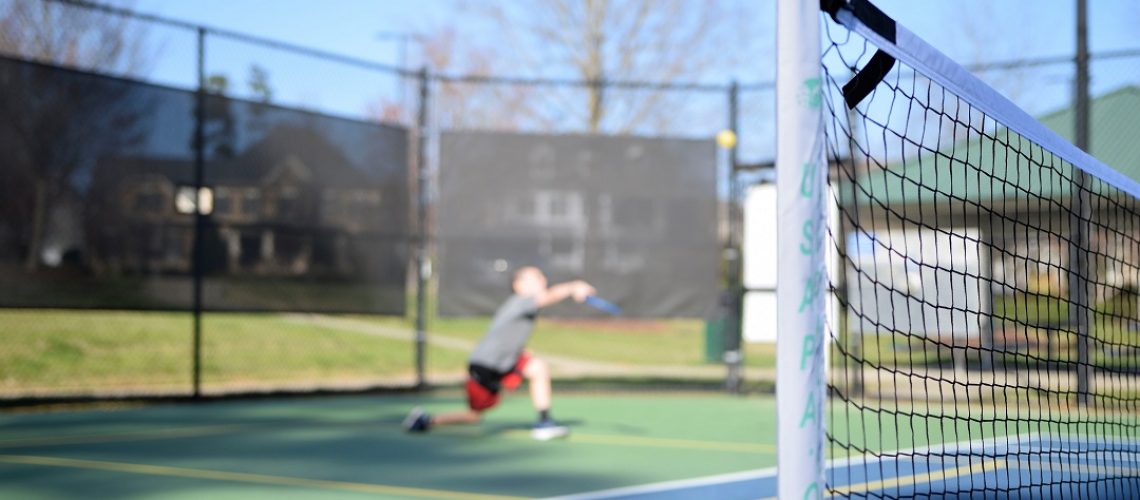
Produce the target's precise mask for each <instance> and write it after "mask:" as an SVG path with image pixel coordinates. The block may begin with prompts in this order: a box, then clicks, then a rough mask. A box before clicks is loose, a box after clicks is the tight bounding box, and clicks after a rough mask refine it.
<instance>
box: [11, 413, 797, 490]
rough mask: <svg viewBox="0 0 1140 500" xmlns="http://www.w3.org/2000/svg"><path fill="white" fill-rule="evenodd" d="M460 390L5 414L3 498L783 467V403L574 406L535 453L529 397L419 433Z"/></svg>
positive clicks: (550, 481)
mask: <svg viewBox="0 0 1140 500" xmlns="http://www.w3.org/2000/svg"><path fill="white" fill-rule="evenodd" d="M416 404H422V405H424V406H425V407H426V408H427V409H428V410H429V411H441V410H447V409H458V408H461V407H462V404H463V399H462V398H461V395H460V394H458V393H444V394H442V395H432V396H411V395H409V396H389V395H385V396H351V397H347V396H342V397H323V398H296V399H274V400H269V399H266V400H246V401H226V402H209V403H202V404H169V405H158V406H150V407H139V408H129V409H118V410H91V409H83V410H68V411H59V412H51V413H8V414H0V498H23V499H39V498H75V497H77V496H78V497H83V498H258V497H261V498H269V497H272V498H314V497H316V498H357V497H360V498H377V497H381V498H502V497H547V496H557V495H568V494H575V493H583V492H590V491H596V490H603V489H610V488H619V487H627V486H636V485H643V484H648V483H655V482H661V481H672V480H680V479H690V478H698V477H704V476H709V475H715V474H725V473H735V472H741V471H749V470H755V469H760V468H766V467H771V466H773V465H774V464H775V442H774V439H775V401H774V399H772V398H771V397H730V396H722V395H711V394H708V395H705V394H604V395H599V394H568V395H567V394H564V395H559V397H558V398H557V400H556V403H555V407H554V413H555V417H556V418H557V419H559V420H561V421H563V422H566V423H569V424H570V425H571V426H572V429H573V432H572V434H571V436H570V437H569V438H568V439H565V440H561V441H553V442H536V441H533V440H531V439H530V437H529V433H528V427H529V424H530V423H531V421H532V419H533V418H534V415H533V411H532V410H531V408H530V405H529V401H528V398H526V397H525V395H522V394H519V395H515V396H513V397H509V398H507V399H506V400H505V401H504V403H503V404H502V406H501V407H500V408H497V409H496V410H495V411H492V412H490V413H489V414H488V415H487V419H486V420H485V421H484V423H483V424H481V425H478V426H473V427H454V428H439V429H435V430H433V432H432V433H430V434H427V435H409V434H406V433H404V432H403V431H402V429H401V428H400V422H401V420H402V418H403V416H404V415H405V414H406V412H407V411H408V410H409V409H410V408H411V407H412V406H414V405H416Z"/></svg>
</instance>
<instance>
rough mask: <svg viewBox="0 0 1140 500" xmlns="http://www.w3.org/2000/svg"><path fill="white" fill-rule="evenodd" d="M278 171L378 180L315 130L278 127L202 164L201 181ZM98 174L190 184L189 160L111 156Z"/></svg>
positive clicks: (241, 180) (261, 178) (320, 180)
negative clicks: (232, 152)
mask: <svg viewBox="0 0 1140 500" xmlns="http://www.w3.org/2000/svg"><path fill="white" fill-rule="evenodd" d="M283 169H294V170H298V171H304V170H307V172H305V173H306V174H308V175H311V176H313V177H312V179H313V182H316V183H317V184H319V185H321V186H326V187H355V186H360V187H369V186H374V185H375V184H377V182H379V181H378V180H377V179H374V178H371V177H370V176H369V175H368V174H366V173H364V172H362V171H360V170H359V168H358V167H356V166H355V165H353V164H352V163H351V161H350V160H349V159H348V158H347V157H346V156H345V155H344V154H343V153H342V152H341V151H340V150H339V149H337V148H336V147H335V146H333V145H332V144H330V143H329V141H328V140H327V139H325V138H324V137H323V136H322V135H321V134H320V132H318V131H315V130H312V129H308V128H304V127H298V126H293V125H284V124H283V125H278V126H276V127H274V128H273V129H272V130H270V131H269V133H267V134H266V135H265V137H263V138H262V139H261V140H259V141H258V142H257V143H255V144H253V145H252V146H250V147H249V148H247V149H245V150H244V151H242V152H241V153H240V154H238V155H237V156H235V157H233V158H222V159H213V160H209V161H207V162H206V172H205V177H206V179H205V180H206V183H207V184H210V185H227V186H258V185H260V184H262V183H263V182H265V181H266V180H270V179H269V178H270V177H271V176H273V175H275V174H279V173H280V172H281V171H282V170H283ZM98 170H99V172H98V173H97V174H96V176H97V177H103V176H106V179H105V180H104V182H106V181H108V180H111V179H121V178H124V177H127V176H137V175H161V176H163V177H165V178H167V179H169V180H170V181H171V182H172V183H174V184H182V185H186V184H193V182H194V162H193V161H188V160H183V159H164V158H154V157H146V156H133V157H113V158H108V159H106V160H103V161H100V162H99V167H98Z"/></svg>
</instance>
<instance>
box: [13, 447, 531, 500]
mask: <svg viewBox="0 0 1140 500" xmlns="http://www.w3.org/2000/svg"><path fill="white" fill-rule="evenodd" d="M0 462H7V463H12V464H24V465H47V466H52V467H70V468H75V469H93V470H104V471H112V472H127V473H132V474H146V475H151V476H165V477H183V478H190V479H210V480H215V481H233V482H239V483H254V484H267V485H272V486H299V487H307V488H322V489H332V490H346V491H358V492H364V493H375V494H381V495H404V496H416V497H423V498H444V499H455V500H515V499H519V498H522V497H510V496H502V495H484V494H479V493H465V492H461V491H447V490H432V489H427V488H410V487H404V486H389V485H384V484H372V483H351V482H347V481H329V480H323V479H305V478H300V477H287V476H270V475H265V474H250V473H245V472H226V471H214V470H203V469H189V468H184V467H168V466H164V465H146V464H133V463H125V462H106V461H102V460H79V459H73V458H59V457H40V456H29V455H0Z"/></svg>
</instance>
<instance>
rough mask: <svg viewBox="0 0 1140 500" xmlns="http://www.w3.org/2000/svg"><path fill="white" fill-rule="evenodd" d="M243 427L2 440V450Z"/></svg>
mask: <svg viewBox="0 0 1140 500" xmlns="http://www.w3.org/2000/svg"><path fill="white" fill-rule="evenodd" d="M244 427H246V426H243V425H209V426H199V427H178V428H173V429H155V430H149V431H132V432H112V433H103V434H78V435H73V436H52V437H34V438H20V439H4V440H0V449H3V448H21V447H28V446H59V445H70V444H90V443H111V442H120V441H142V440H148V439H175V438H184V437H198V436H208V435H211V434H223V433H226V432H232V431H237V430H240V429H242V428H244Z"/></svg>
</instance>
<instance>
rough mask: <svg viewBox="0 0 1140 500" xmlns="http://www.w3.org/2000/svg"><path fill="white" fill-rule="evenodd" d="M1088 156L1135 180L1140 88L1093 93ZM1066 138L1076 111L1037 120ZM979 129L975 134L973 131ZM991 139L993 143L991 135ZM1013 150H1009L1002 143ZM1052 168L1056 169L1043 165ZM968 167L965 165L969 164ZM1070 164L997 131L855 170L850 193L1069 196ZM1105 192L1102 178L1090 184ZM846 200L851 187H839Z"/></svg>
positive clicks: (898, 198)
mask: <svg viewBox="0 0 1140 500" xmlns="http://www.w3.org/2000/svg"><path fill="white" fill-rule="evenodd" d="M1089 115H1090V116H1089V120H1090V123H1089V126H1090V128H1089V142H1090V146H1091V148H1090V149H1091V153H1092V155H1093V156H1094V157H1096V158H1097V159H1099V160H1100V161H1101V162H1103V163H1104V164H1106V165H1108V166H1110V167H1113V168H1115V169H1117V170H1118V171H1120V172H1121V173H1123V174H1124V175H1126V176H1128V177H1131V178H1133V179H1136V180H1137V181H1140V87H1137V86H1127V87H1123V88H1120V89H1117V90H1115V91H1112V92H1109V93H1107V94H1104V95H1101V96H1098V97H1096V98H1094V99H1093V100H1092V102H1091V103H1090V113H1089ZM1038 119H1039V120H1040V121H1041V123H1043V124H1044V125H1045V126H1046V127H1048V128H1049V129H1051V130H1053V131H1054V132H1056V133H1057V134H1058V135H1060V136H1061V137H1063V138H1065V139H1066V140H1070V141H1071V140H1072V137H1073V127H1074V126H1073V121H1074V111H1073V109H1071V108H1066V109H1062V110H1059V111H1055V112H1052V113H1049V114H1046V115H1044V116H1041V117H1039V118H1038ZM972 133H973V134H976V131H974V132H972ZM995 139H996V140H995ZM1007 142H1008V144H1010V145H1011V146H1012V147H1007V145H1006V143H1007ZM1042 164H1044V165H1052V166H1055V167H1056V168H1055V169H1048V168H1041V166H1040V165H1042ZM966 165H970V166H966ZM1069 179H1071V173H1070V167H1069V165H1068V164H1067V163H1066V162H1064V161H1062V160H1061V159H1060V158H1058V157H1056V156H1053V155H1049V154H1048V153H1047V152H1044V151H1042V150H1041V148H1039V147H1035V146H1032V147H1031V145H1030V143H1029V141H1028V140H1026V139H1022V138H1021V137H1020V136H1018V135H1017V134H1015V133H1012V132H1008V131H1006V130H1005V129H1000V130H998V131H997V132H996V133H992V137H991V136H989V135H987V136H985V137H978V138H975V139H971V140H970V141H968V142H966V143H964V144H963V143H959V144H958V145H956V146H955V147H953V148H950V150H943V151H940V152H939V153H938V154H933V153H927V154H923V155H917V156H912V157H909V158H907V159H905V160H901V161H898V162H895V163H892V164H890V165H888V166H887V167H886V168H885V169H876V170H873V171H871V172H869V173H866V174H863V175H860V176H859V178H858V188H857V189H856V190H855V191H856V193H857V196H858V200H859V202H860V203H867V202H868V201H869V199H877V200H878V201H879V202H883V203H927V202H931V201H936V200H945V199H947V197H951V198H953V199H966V200H973V201H982V200H996V199H1002V198H1011V197H1020V198H1023V199H1024V198H1025V197H1026V196H1030V197H1046V198H1055V199H1056V198H1061V197H1064V198H1067V197H1068V193H1069V187H1070V181H1069ZM1094 189H1097V190H1098V191H1103V190H1105V189H1106V188H1105V187H1104V185H1103V183H1100V182H1096V183H1094ZM841 193H842V196H843V198H844V202H845V203H846V202H848V201H850V197H851V190H850V189H846V188H841Z"/></svg>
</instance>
